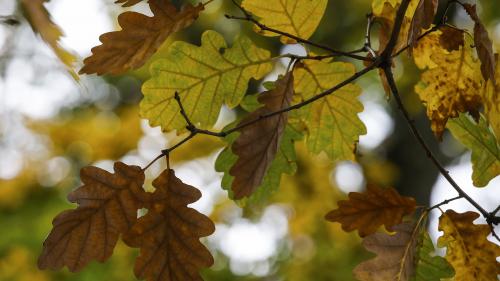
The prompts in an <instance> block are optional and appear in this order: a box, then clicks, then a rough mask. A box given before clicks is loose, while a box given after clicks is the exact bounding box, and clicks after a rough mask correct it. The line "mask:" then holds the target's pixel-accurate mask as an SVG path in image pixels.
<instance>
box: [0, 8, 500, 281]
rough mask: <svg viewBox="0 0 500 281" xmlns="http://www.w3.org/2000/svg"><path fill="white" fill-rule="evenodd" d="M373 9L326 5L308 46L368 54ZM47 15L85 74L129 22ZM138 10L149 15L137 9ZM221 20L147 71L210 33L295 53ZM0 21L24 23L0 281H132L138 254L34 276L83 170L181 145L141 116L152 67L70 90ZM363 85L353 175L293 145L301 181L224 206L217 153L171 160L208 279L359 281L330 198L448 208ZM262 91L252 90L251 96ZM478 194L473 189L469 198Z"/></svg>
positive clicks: (489, 202)
mask: <svg viewBox="0 0 500 281" xmlns="http://www.w3.org/2000/svg"><path fill="white" fill-rule="evenodd" d="M193 1H194V0H193ZM181 2H182V1H180V0H177V1H175V3H176V4H177V5H181V4H182V3H181ZM443 2H444V1H443ZM370 5H371V3H370V0H351V1H337V0H330V1H329V4H328V10H327V12H326V13H325V16H324V18H323V20H322V22H321V24H320V27H319V28H318V30H317V32H316V33H315V34H314V36H313V38H312V40H313V41H317V42H321V43H323V44H328V45H330V46H333V47H335V48H337V49H342V50H353V49H356V48H358V47H360V46H362V44H363V36H364V31H365V27H366V18H365V15H366V14H367V13H369V12H370V10H371V9H370ZM478 5H479V6H480V9H479V11H480V13H481V14H480V16H481V18H482V19H483V21H484V22H485V23H486V25H487V27H488V29H489V31H490V34H491V37H492V38H493V39H494V41H495V42H496V46H497V50H499V49H500V48H498V47H500V45H499V44H500V2H499V1H488V0H483V1H480V2H479V3H478ZM46 6H47V9H48V10H49V12H51V14H52V16H53V18H54V21H55V22H56V23H57V24H59V25H60V26H61V28H62V29H63V31H64V32H65V33H66V37H64V38H63V40H62V45H63V46H64V47H66V48H67V49H68V50H70V51H72V52H73V53H74V54H75V55H76V56H77V57H78V58H79V63H80V64H81V61H82V59H83V58H84V57H85V56H87V55H88V54H89V53H90V47H92V46H94V45H97V44H98V39H97V38H98V35H99V34H100V33H102V32H106V31H110V30H114V29H117V28H118V26H117V23H116V17H117V15H118V14H119V13H121V12H122V11H124V10H125V9H124V8H121V7H120V6H118V5H115V4H113V3H112V0H71V1H70V0H51V1H50V2H48V3H47V5H46ZM129 10H130V9H129ZM133 10H135V11H140V12H143V13H150V12H149V11H148V8H147V5H145V4H140V5H137V6H135V7H134V8H133ZM442 12H443V11H441V13H442ZM225 13H230V14H238V11H237V9H235V7H234V6H233V5H232V4H231V1H226V0H215V1H214V3H212V4H211V5H209V6H208V8H207V9H206V11H205V12H204V13H202V15H201V16H200V18H199V20H198V21H197V22H196V24H194V25H193V26H191V27H190V28H188V29H187V30H185V31H183V32H181V33H178V34H176V35H175V36H173V37H172V38H170V39H169V40H168V41H167V42H165V44H164V46H163V47H162V48H161V49H160V51H159V52H158V53H157V54H155V56H154V57H153V58H152V59H151V60H150V61H153V60H155V58H158V57H162V54H163V53H164V50H165V48H166V47H167V46H168V45H169V44H170V43H171V42H172V41H174V40H185V41H190V42H193V43H195V44H198V43H199V41H200V35H201V33H202V32H203V31H204V30H206V29H215V30H217V31H219V32H221V33H222V34H224V36H225V37H226V40H227V41H228V42H232V41H233V40H234V37H235V36H236V35H238V34H239V33H244V34H246V35H248V36H250V37H251V38H252V39H253V40H254V41H255V42H257V44H258V45H259V46H261V47H265V48H268V49H270V50H272V52H273V53H274V54H280V53H288V52H298V53H300V52H303V49H301V48H300V47H298V46H287V47H285V48H283V49H280V44H279V41H278V39H277V38H266V37H261V36H258V35H257V34H255V33H253V31H252V26H251V25H250V24H248V23H242V22H237V21H231V20H228V19H226V18H225V17H224V14H225ZM449 13H450V14H449V16H450V18H451V20H452V22H455V23H456V24H457V25H459V26H462V27H467V28H469V29H472V23H471V22H470V20H467V18H466V17H465V15H464V13H463V11H461V10H458V9H457V10H455V9H452V10H450V11H449ZM0 16H2V18H5V17H7V18H10V17H12V18H15V19H17V20H18V21H19V23H18V24H13V23H11V22H3V23H1V24H0V280H9V281H24V280H40V281H44V280H76V281H79V280H82V281H83V280H89V281H90V280H109V281H113V280H121V281H123V280H135V278H134V277H133V273H132V268H133V260H134V257H135V256H136V255H137V253H136V252H135V251H134V250H132V249H129V248H127V247H125V246H123V245H122V244H119V245H118V247H117V248H116V250H115V254H114V255H113V257H112V258H111V259H110V260H109V261H108V262H107V263H105V264H98V263H95V262H93V263H92V264H91V265H90V266H89V267H87V268H86V269H85V270H84V271H82V272H81V273H78V274H72V273H69V272H68V271H67V270H62V271H60V272H50V271H39V270H38V269H37V267H36V259H37V256H38V254H39V253H40V251H41V245H42V242H43V240H44V238H45V236H46V235H47V234H48V232H49V231H50V228H51V221H52V218H53V217H54V216H55V215H56V214H57V213H59V212H60V211H61V210H63V209H67V208H72V207H73V206H72V205H71V204H69V203H68V202H67V201H66V200H65V197H66V194H68V192H69V191H70V190H72V189H73V188H75V187H77V186H78V185H79V175H78V173H79V170H80V168H81V167H83V166H86V165H96V166H99V167H102V168H105V169H110V168H111V167H112V163H113V161H115V160H121V161H124V162H126V163H128V164H135V165H141V166H144V165H145V164H146V163H148V162H149V161H150V160H151V159H153V158H154V157H155V156H156V155H158V154H159V152H160V150H161V149H163V148H165V147H168V146H169V145H172V144H174V143H175V142H176V141H177V140H178V138H177V137H176V136H175V135H174V134H172V133H170V134H162V133H161V131H160V130H159V129H158V128H150V127H149V126H148V125H147V122H145V121H144V120H140V118H139V116H138V103H139V101H140V99H141V92H140V87H141V83H142V81H143V80H145V79H147V78H148V75H149V74H148V65H145V66H144V67H142V68H141V69H139V70H137V71H134V72H131V73H127V74H126V75H123V76H108V77H96V76H84V77H81V80H80V81H79V82H76V81H74V80H73V79H72V78H71V76H70V75H69V74H68V73H67V72H66V70H65V69H64V66H62V64H61V63H60V62H58V60H57V58H56V57H55V55H54V54H53V53H52V51H51V50H50V49H49V48H48V47H47V46H46V45H45V44H44V43H43V42H42V41H41V39H40V38H39V37H38V36H35V35H34V34H33V32H32V30H31V29H30V26H29V24H28V23H27V21H26V19H25V18H24V15H23V11H22V9H20V6H19V3H18V2H17V1H15V0H0ZM376 28H377V27H375V34H376ZM396 63H397V66H398V68H397V72H396V75H397V79H398V83H399V84H400V87H401V92H402V93H404V99H405V102H406V103H407V106H408V108H409V109H410V110H411V113H412V114H413V115H414V117H415V119H416V121H417V126H418V127H419V128H420V129H421V132H422V133H423V134H424V136H425V137H426V138H427V140H428V142H429V143H430V144H432V146H433V149H434V150H435V151H438V155H439V158H440V159H441V160H442V161H443V162H444V163H446V164H448V165H450V167H451V168H452V172H453V171H456V173H458V174H457V175H458V177H459V182H460V183H461V184H463V185H466V186H467V185H468V186H471V184H470V167H469V166H468V165H470V164H468V158H467V157H470V156H469V155H468V153H467V152H466V151H465V149H464V148H463V147H462V146H460V145H459V144H458V143H456V142H455V141H454V140H453V139H452V138H450V136H448V135H445V136H444V140H443V142H442V143H438V142H437V141H435V139H434V137H433V136H432V134H431V131H430V129H429V122H428V121H427V119H426V117H425V114H424V111H423V107H422V106H421V105H420V102H419V101H418V97H417V96H416V95H415V94H414V93H413V85H414V84H415V83H416V82H417V81H418V79H419V74H418V71H417V69H416V68H415V67H414V66H413V65H412V63H411V61H410V60H409V58H408V56H407V55H406V54H403V55H402V56H401V57H400V58H399V59H398V60H397V62H396ZM358 66H359V67H361V65H358ZM280 71H283V66H281V68H280V67H277V69H276V71H275V72H274V73H273V74H272V75H270V76H269V77H267V78H266V80H273V79H274V78H276V77H277V74H278V73H280ZM358 83H359V84H360V85H361V86H362V88H363V90H364V93H363V96H362V101H363V103H364V105H365V112H364V113H363V114H362V119H363V121H364V122H365V123H366V125H367V127H368V135H367V136H363V137H362V138H361V140H360V144H359V153H358V161H359V163H337V165H335V166H334V165H333V163H330V162H329V161H328V160H327V159H326V157H323V156H321V155H320V156H318V157H313V156H311V155H308V154H307V153H306V152H305V149H304V148H303V147H302V146H301V145H300V144H298V145H297V150H298V155H299V169H298V172H297V174H296V175H295V176H284V179H283V183H282V185H281V187H280V190H279V192H277V193H276V194H275V195H274V196H273V197H272V199H271V202H268V204H263V205H259V206H246V207H244V208H241V207H239V206H237V205H235V204H234V203H233V202H231V201H229V200H228V199H227V195H226V193H225V191H222V189H221V188H220V180H221V175H220V174H218V173H216V172H215V171H214V168H213V163H214V161H215V158H216V155H217V154H218V152H219V151H220V149H221V148H222V145H223V144H222V142H221V141H219V140H217V139H214V138H210V137H205V136H198V137H196V138H195V139H193V140H192V141H191V142H190V143H189V144H187V145H186V146H183V147H182V148H180V149H179V150H176V151H175V153H174V154H173V155H172V162H173V167H174V169H176V171H177V174H178V175H179V176H180V177H181V179H182V180H183V181H185V182H187V183H189V184H192V185H195V186H197V187H199V188H200V189H201V190H202V191H203V199H202V200H201V201H200V202H198V203H196V204H195V205H194V207H196V208H197V209H198V210H200V211H202V212H204V213H206V214H209V215H210V217H211V218H212V219H213V220H214V221H215V222H216V224H217V231H216V233H215V234H214V235H212V236H211V237H209V238H208V239H206V240H205V242H206V243H207V245H208V246H209V248H210V249H211V250H212V251H213V253H214V255H215V258H216V264H215V265H214V266H213V267H212V268H211V269H209V270H206V271H205V272H204V275H205V277H206V280H217V281H224V280H269V281H271V280H273V281H274V280H290V281H304V280H315V281H326V280H329V281H349V280H353V277H352V275H351V271H352V269H353V268H354V266H355V265H356V264H357V263H359V262H360V261H362V260H364V259H367V258H368V257H369V256H370V255H369V254H368V253H366V252H365V251H364V250H362V249H361V246H360V245H359V242H360V239H359V238H358V237H357V235H356V234H355V233H344V232H343V231H342V230H341V229H340V227H339V225H338V224H332V223H327V222H326V221H325V220H324V219H323V217H324V215H325V214H326V213H327V212H328V211H329V210H331V209H332V208H334V207H335V206H336V202H337V201H338V200H340V199H343V198H345V197H346V195H347V193H348V192H349V191H359V190H362V189H363V188H364V186H365V185H366V183H367V182H370V183H376V184H379V185H383V186H394V187H396V188H397V189H398V190H399V191H400V192H401V193H402V194H404V195H409V196H414V197H415V198H417V201H418V203H419V204H420V205H427V204H429V202H431V201H433V202H438V201H439V200H440V199H441V200H442V199H444V198H443V196H448V197H451V196H450V194H453V193H451V191H450V190H449V188H448V187H447V188H448V190H447V191H441V193H439V194H436V192H438V191H436V190H434V191H433V192H432V193H431V189H432V188H433V186H434V187H435V189H437V188H438V187H439V179H438V174H437V171H436V169H434V167H433V166H432V165H430V164H429V162H428V160H427V159H426V157H425V155H424V153H423V152H422V151H421V150H420V149H419V148H418V147H417V145H416V142H415V141H414V139H413V137H412V136H411V134H410V133H409V131H408V129H407V127H406V124H405V122H404V120H403V119H402V118H401V116H400V115H399V112H397V111H396V107H395V106H394V105H393V104H392V101H390V100H389V101H387V99H386V96H385V93H384V92H383V89H382V88H381V87H380V85H379V83H378V77H377V76H376V73H371V74H370V75H368V76H366V77H364V78H363V79H361V80H359V82H358ZM259 87H260V85H259V83H256V82H255V83H253V84H252V85H251V88H250V90H249V92H255V91H258V90H259V89H261V88H259ZM238 112H239V111H238V109H236V110H234V111H230V110H227V109H224V110H223V112H222V114H221V117H220V120H219V122H218V125H217V127H218V128H222V127H223V126H224V125H225V124H227V123H228V122H230V121H231V120H234V118H235V116H236V115H237V114H238ZM164 165H165V163H163V162H159V163H157V164H155V165H153V166H152V168H151V169H150V170H148V175H147V176H148V178H149V182H150V181H151V179H152V178H154V176H155V175H157V174H158V173H159V172H160V171H161V169H162V168H164ZM453 167H455V168H453ZM499 183H500V182H499V181H498V179H496V180H493V181H492V182H491V183H490V185H489V187H487V188H485V189H483V190H481V191H479V192H480V193H481V194H479V193H477V195H476V194H475V193H473V194H474V196H476V197H475V198H478V201H480V202H481V203H482V204H484V206H486V207H487V206H490V208H492V207H494V205H495V201H498V194H497V195H496V196H491V194H493V195H494V193H492V192H491V186H493V185H498V184H499ZM497 187H498V186H497ZM472 189H473V188H472V187H469V188H468V190H471V192H476V190H472ZM443 192H444V193H443ZM488 192H489V193H488ZM431 194H433V196H434V195H435V197H431ZM488 194H490V195H488ZM478 196H480V197H478ZM495 198H496V199H497V200H495ZM463 208H469V207H468V206H465V207H463Z"/></svg>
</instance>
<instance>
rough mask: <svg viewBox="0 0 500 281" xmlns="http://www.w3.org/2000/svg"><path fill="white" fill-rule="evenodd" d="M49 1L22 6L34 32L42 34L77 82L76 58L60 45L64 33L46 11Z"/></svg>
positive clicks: (33, 0) (26, 2) (28, 0)
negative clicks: (74, 64)
mask: <svg viewBox="0 0 500 281" xmlns="http://www.w3.org/2000/svg"><path fill="white" fill-rule="evenodd" d="M48 1H49V0H21V5H22V8H23V11H24V13H25V14H26V19H27V20H28V22H29V23H30V25H31V28H32V29H33V31H34V32H36V33H38V34H40V37H42V39H43V40H44V41H45V42H46V43H47V44H48V45H49V46H50V48H52V50H53V51H54V53H55V54H56V55H57V57H58V58H59V60H60V61H61V62H62V63H63V64H64V65H65V66H66V69H67V70H68V72H69V73H70V74H71V76H73V78H74V79H75V80H78V75H77V74H76V72H75V71H74V69H73V63H74V62H75V57H74V55H73V54H71V53H70V52H68V51H67V50H65V49H64V48H62V47H61V46H60V45H59V39H61V37H62V36H63V33H62V31H61V29H60V28H59V26H57V25H56V24H55V23H54V22H53V21H52V20H51V18H50V15H49V12H48V11H47V9H45V6H44V3H45V2H48Z"/></svg>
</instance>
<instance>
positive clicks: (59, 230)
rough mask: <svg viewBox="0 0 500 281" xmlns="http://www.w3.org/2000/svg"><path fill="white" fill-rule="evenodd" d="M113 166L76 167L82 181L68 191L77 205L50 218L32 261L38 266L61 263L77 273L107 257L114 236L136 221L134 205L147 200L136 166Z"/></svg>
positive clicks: (109, 253) (111, 247) (110, 251)
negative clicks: (40, 247) (109, 168)
mask: <svg viewBox="0 0 500 281" xmlns="http://www.w3.org/2000/svg"><path fill="white" fill-rule="evenodd" d="M114 170H115V174H111V173H109V172H107V171H105V170H102V169H100V168H96V167H85V168H83V169H82V170H81V173H80V177H81V180H82V182H83V185H82V186H81V187H79V188H78V189H76V190H74V191H73V192H71V193H70V194H69V195H68V199H69V201H71V202H74V203H78V205H79V206H78V208H77V209H73V210H66V211H64V212H62V213H60V214H59V215H58V216H57V217H56V218H55V219H54V221H53V223H52V224H53V226H54V227H53V229H52V231H51V232H50V234H49V236H48V237H47V239H46V240H45V242H44V243H43V246H44V247H43V252H42V254H41V255H40V258H39V259H38V266H39V267H40V268H41V269H45V268H50V269H59V268H61V267H63V266H67V267H68V268H69V270H70V271H79V270H81V269H82V268H83V267H84V266H85V265H86V264H87V263H88V262H89V261H91V260H97V261H99V262H104V261H105V260H106V259H108V258H109V257H110V256H111V254H112V253H113V249H114V247H115V245H116V242H117V240H118V236H119V235H120V234H121V233H124V232H126V231H127V230H128V229H129V228H130V227H131V226H132V225H133V224H134V223H135V222H136V220H137V209H139V208H141V207H142V202H143V201H144V200H148V199H149V196H148V194H146V193H145V192H144V191H143V189H142V184H143V182H144V172H143V171H142V170H141V168H139V167H137V166H127V165H125V164H123V163H121V162H117V163H115V165H114Z"/></svg>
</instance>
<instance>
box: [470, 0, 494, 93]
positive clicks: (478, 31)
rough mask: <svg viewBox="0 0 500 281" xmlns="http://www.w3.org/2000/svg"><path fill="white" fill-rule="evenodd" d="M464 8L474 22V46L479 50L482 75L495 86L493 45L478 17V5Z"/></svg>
mask: <svg viewBox="0 0 500 281" xmlns="http://www.w3.org/2000/svg"><path fill="white" fill-rule="evenodd" d="M463 6H464V8H465V10H466V11H467V13H468V14H469V16H470V17H471V18H472V20H473V21H474V46H475V47H476V50H477V56H478V57H479V60H480V61H481V73H482V74H483V77H484V80H486V81H488V79H491V81H493V84H496V80H495V58H494V56H493V43H492V42H491V39H490V37H489V36H488V31H487V30H486V28H485V27H484V25H483V23H482V22H481V20H480V19H479V16H478V15H477V12H476V5H470V4H464V5H463Z"/></svg>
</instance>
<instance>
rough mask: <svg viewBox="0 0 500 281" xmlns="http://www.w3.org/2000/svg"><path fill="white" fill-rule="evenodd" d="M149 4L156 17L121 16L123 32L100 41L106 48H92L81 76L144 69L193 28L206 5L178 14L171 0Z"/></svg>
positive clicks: (152, 1)
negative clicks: (163, 47) (168, 43)
mask: <svg viewBox="0 0 500 281" xmlns="http://www.w3.org/2000/svg"><path fill="white" fill-rule="evenodd" d="M121 2H123V1H121ZM132 3H136V2H132ZM148 3H149V7H150V8H151V11H152V12H153V17H148V16H145V15H143V14H140V13H136V12H125V13H123V14H121V15H120V16H119V17H118V23H119V24H120V26H121V27H122V30H120V31H114V32H108V33H105V34H103V35H101V36H100V37H99V40H100V41H101V42H102V45H100V46H97V47H94V48H92V55H91V56H90V57H88V58H86V59H85V60H84V63H85V66H84V67H83V68H82V69H81V70H80V74H83V73H87V74H92V73H97V74H98V75H102V74H107V73H109V74H121V73H123V72H125V71H128V70H131V69H136V68H138V67H140V66H142V65H143V64H144V63H145V62H146V61H147V60H148V59H149V58H150V57H151V56H152V55H153V54H154V53H155V52H156V50H157V49H158V48H159V47H160V46H161V44H162V43H163V42H164V41H165V39H167V37H168V36H169V35H170V34H172V33H174V32H177V31H179V30H181V29H183V28H185V27H187V26H189V25H191V24H192V23H193V22H194V21H195V19H196V18H197V17H198V14H199V13H200V12H201V11H202V10H203V9H204V6H203V5H202V4H199V5H197V6H192V5H190V4H187V5H185V6H184V7H183V8H182V9H181V10H180V11H177V8H176V7H175V6H174V5H173V4H172V3H170V0H149V2H148ZM125 4H126V5H129V4H131V3H130V1H129V2H126V3H125Z"/></svg>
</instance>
